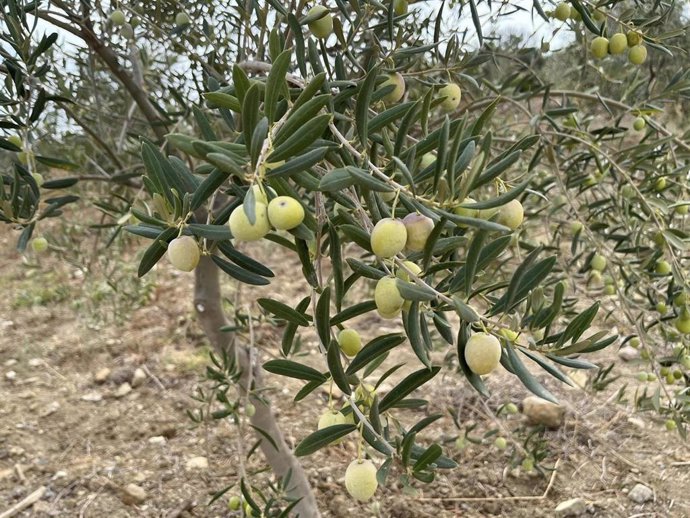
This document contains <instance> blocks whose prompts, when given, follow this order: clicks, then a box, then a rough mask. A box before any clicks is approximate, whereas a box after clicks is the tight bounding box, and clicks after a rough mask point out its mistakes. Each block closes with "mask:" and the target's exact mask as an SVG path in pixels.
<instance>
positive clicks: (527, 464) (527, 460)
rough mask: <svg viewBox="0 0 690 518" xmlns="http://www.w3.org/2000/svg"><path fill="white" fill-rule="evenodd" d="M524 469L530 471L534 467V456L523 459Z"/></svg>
mask: <svg viewBox="0 0 690 518" xmlns="http://www.w3.org/2000/svg"><path fill="white" fill-rule="evenodd" d="M521 466H522V469H524V470H525V471H527V472H529V471H532V470H533V469H534V459H533V458H532V457H526V458H524V459H523V460H522V464H521Z"/></svg>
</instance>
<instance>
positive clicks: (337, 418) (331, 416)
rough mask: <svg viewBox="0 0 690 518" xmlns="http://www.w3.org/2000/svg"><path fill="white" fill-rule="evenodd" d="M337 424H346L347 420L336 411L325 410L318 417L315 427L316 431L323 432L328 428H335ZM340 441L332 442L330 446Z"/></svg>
mask: <svg viewBox="0 0 690 518" xmlns="http://www.w3.org/2000/svg"><path fill="white" fill-rule="evenodd" d="M339 424H347V419H346V418H345V416H344V415H343V414H342V413H340V412H338V411H337V410H327V411H326V412H324V413H323V414H322V415H321V417H319V422H318V424H317V426H316V428H317V430H323V429H324V428H328V427H329V426H336V425H339ZM341 441H342V438H340V439H336V440H335V441H332V442H331V444H338V443H340V442H341Z"/></svg>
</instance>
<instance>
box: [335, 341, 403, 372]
mask: <svg viewBox="0 0 690 518" xmlns="http://www.w3.org/2000/svg"><path fill="white" fill-rule="evenodd" d="M405 340H406V337H405V336H404V335H401V334H398V333H393V334H387V335H382V336H378V337H376V338H374V339H373V340H372V341H370V342H369V343H367V344H366V345H365V346H364V347H362V349H361V350H360V351H359V352H358V353H357V356H355V357H354V358H353V359H352V361H351V362H350V365H349V366H348V367H347V370H346V371H345V372H346V373H347V374H354V373H355V372H357V371H358V370H360V369H362V368H363V367H365V366H366V365H367V364H369V363H371V362H372V361H374V360H375V359H376V358H378V357H380V356H381V355H382V354H385V353H387V352H388V351H390V350H391V349H393V348H394V347H397V346H399V345H400V344H402V343H403V342H405Z"/></svg>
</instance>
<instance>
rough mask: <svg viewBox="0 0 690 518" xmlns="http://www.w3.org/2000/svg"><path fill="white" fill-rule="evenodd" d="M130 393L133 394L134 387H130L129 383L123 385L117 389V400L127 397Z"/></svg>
mask: <svg viewBox="0 0 690 518" xmlns="http://www.w3.org/2000/svg"><path fill="white" fill-rule="evenodd" d="M130 392H132V385H130V384H129V383H127V382H124V383H123V384H122V385H120V386H119V387H117V390H116V391H115V394H114V395H115V397H116V398H122V397H125V396H126V395H127V394H129V393H130Z"/></svg>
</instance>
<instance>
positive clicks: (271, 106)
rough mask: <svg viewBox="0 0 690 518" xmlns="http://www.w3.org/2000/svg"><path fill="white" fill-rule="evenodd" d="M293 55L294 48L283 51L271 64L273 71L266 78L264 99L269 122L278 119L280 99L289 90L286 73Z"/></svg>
mask: <svg viewBox="0 0 690 518" xmlns="http://www.w3.org/2000/svg"><path fill="white" fill-rule="evenodd" d="M291 56H292V49H288V50H284V51H283V52H281V53H280V54H279V55H278V57H276V59H275V61H273V64H272V66H271V71H270V72H269V74H268V78H267V79H266V96H265V99H264V113H265V114H266V118H267V119H268V122H270V123H272V122H275V120H276V110H277V107H278V99H279V98H280V95H281V94H284V93H286V92H287V83H286V82H285V74H287V72H288V69H289V67H290V58H291Z"/></svg>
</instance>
